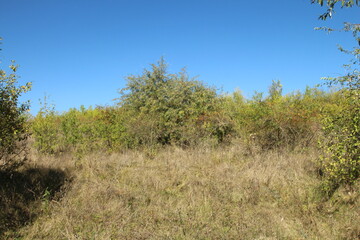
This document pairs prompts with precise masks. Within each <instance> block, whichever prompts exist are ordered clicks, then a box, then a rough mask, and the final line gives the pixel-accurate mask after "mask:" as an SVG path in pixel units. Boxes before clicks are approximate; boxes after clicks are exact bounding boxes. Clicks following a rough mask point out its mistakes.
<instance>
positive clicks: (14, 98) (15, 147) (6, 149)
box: [0, 63, 31, 171]
mask: <svg viewBox="0 0 360 240" xmlns="http://www.w3.org/2000/svg"><path fill="white" fill-rule="evenodd" d="M10 69H11V71H12V73H11V74H7V73H6V72H5V71H4V70H0V119H1V120H0V170H6V171H9V170H13V169H15V168H17V167H18V166H20V165H21V164H22V163H23V162H24V161H25V160H26V150H27V148H26V140H27V138H28V137H29V131H28V125H27V120H26V115H25V113H26V112H27V111H28V109H29V103H28V102H27V103H19V97H20V96H21V94H23V93H26V92H27V91H29V90H30V88H31V84H30V83H27V84H25V85H22V86H19V85H18V76H17V75H16V74H15V73H16V70H17V66H15V65H14V63H12V65H10Z"/></svg>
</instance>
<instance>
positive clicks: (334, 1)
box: [311, 0, 360, 20]
mask: <svg viewBox="0 0 360 240" xmlns="http://www.w3.org/2000/svg"><path fill="white" fill-rule="evenodd" d="M324 2H325V3H326V6H327V11H326V12H325V13H324V14H322V15H320V17H319V19H322V20H326V19H327V18H328V17H330V18H331V17H332V15H333V13H334V12H335V11H334V8H335V6H336V5H338V3H341V8H349V7H353V6H360V1H359V0H325V1H324V0H311V3H318V4H320V5H321V6H323V5H324Z"/></svg>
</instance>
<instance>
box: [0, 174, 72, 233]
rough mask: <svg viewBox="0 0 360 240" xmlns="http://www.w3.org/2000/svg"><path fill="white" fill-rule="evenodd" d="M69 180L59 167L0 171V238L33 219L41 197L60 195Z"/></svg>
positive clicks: (56, 197)
mask: <svg viewBox="0 0 360 240" xmlns="http://www.w3.org/2000/svg"><path fill="white" fill-rule="evenodd" d="M69 181H70V178H69V175H68V174H67V173H66V172H65V171H62V170H59V169H48V168H28V169H25V170H23V171H18V172H2V171H0V238H1V236H4V233H5V232H7V231H16V230H17V229H19V228H20V227H22V226H24V225H26V224H27V223H30V222H31V221H32V220H34V218H35V217H36V216H37V215H38V213H39V203H41V202H42V201H51V200H57V199H60V198H61V196H62V195H63V194H64V190H65V187H66V186H67V184H65V183H66V182H69Z"/></svg>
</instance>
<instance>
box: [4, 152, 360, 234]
mask: <svg viewBox="0 0 360 240" xmlns="http://www.w3.org/2000/svg"><path fill="white" fill-rule="evenodd" d="M239 146H240V145H239ZM239 146H237V145H232V146H231V147H229V146H228V147H222V148H216V149H211V148H201V149H186V150H183V149H181V148H177V147H168V148H165V149H160V150H156V149H155V150H154V149H153V150H145V151H129V152H124V153H117V154H105V153H104V154H102V153H95V154H88V155H86V156H84V157H83V158H81V159H78V158H75V157H73V156H72V155H71V154H68V155H62V156H58V157H49V156H41V155H37V154H35V153H32V157H31V158H32V162H31V163H30V166H31V167H32V168H34V169H43V170H42V174H40V175H38V176H48V175H51V174H49V173H50V172H52V173H53V174H52V175H54V176H57V178H54V177H52V178H51V179H52V180H53V184H52V185H49V186H45V185H44V186H42V190H43V192H41V191H39V194H38V195H37V197H35V198H34V199H33V201H32V202H31V203H29V204H28V205H26V206H25V207H23V209H25V210H24V211H27V213H28V214H29V216H30V217H29V219H28V221H24V222H25V224H23V225H19V226H17V227H16V228H9V229H5V230H4V229H3V230H4V232H3V237H4V238H5V239H6V238H8V239H358V238H359V236H360V235H359V234H360V204H359V193H358V192H356V191H355V190H354V189H352V191H350V190H349V189H345V188H341V189H339V190H338V191H337V192H336V193H335V194H334V196H333V197H332V198H331V199H329V200H324V199H323V198H322V196H320V195H319V191H317V188H318V186H319V184H320V180H319V179H318V173H317V170H316V169H317V168H316V165H315V161H314V160H315V159H316V158H317V157H318V154H317V152H316V150H313V151H311V150H308V151H303V152H301V151H295V152H287V151H282V152H279V151H278V152H266V153H264V154H253V155H246V154H244V152H245V150H244V149H242V148H241V147H239ZM28 168H29V167H28ZM23 171H24V172H26V171H25V170H23ZM55 173H57V174H55ZM59 176H62V178H59ZM38 178H40V177H38ZM48 182H49V181H48ZM50 182H51V181H50ZM56 182H57V183H59V182H60V183H61V184H62V186H61V187H60V186H59V185H56V184H54V183H56ZM54 186H55V187H54ZM356 188H357V189H358V186H355V189H356ZM11 229H12V230H11Z"/></svg>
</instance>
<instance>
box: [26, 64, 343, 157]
mask: <svg viewBox="0 0 360 240" xmlns="http://www.w3.org/2000/svg"><path fill="white" fill-rule="evenodd" d="M151 67H152V68H151V70H144V72H143V73H142V74H141V75H138V76H129V77H128V78H127V80H128V84H127V86H126V88H124V89H121V90H120V91H119V92H120V97H119V98H118V99H117V104H116V105H114V106H111V107H96V108H94V109H93V108H88V109H85V108H84V107H81V108H80V109H70V110H69V111H67V112H64V113H61V114H59V113H56V112H55V110H54V109H53V108H51V107H48V106H47V105H46V104H45V105H44V108H43V109H42V110H41V111H39V113H38V114H37V116H36V117H35V118H34V119H33V122H32V128H33V134H34V139H35V147H36V148H37V149H38V150H39V151H40V152H42V153H48V154H56V153H61V152H65V151H69V150H72V151H75V152H77V153H86V152H91V151H99V150H104V151H121V150H124V149H129V148H138V147H156V146H162V145H178V146H182V147H196V146H199V144H205V143H206V144H207V145H210V146H216V145H219V144H227V143H229V142H231V141H233V140H235V139H236V140H239V139H240V142H242V144H245V146H246V147H247V149H248V150H249V152H250V153H251V152H254V151H256V150H259V151H266V150H271V149H282V148H286V149H291V150H293V149H295V148H296V147H301V148H306V147H309V146H316V145H317V141H318V139H319V136H320V135H321V134H322V129H321V128H322V123H323V119H324V114H325V113H326V116H329V117H330V116H333V115H334V114H336V113H337V112H338V111H339V109H341V108H342V106H340V105H339V102H341V101H339V100H340V99H341V96H342V94H340V92H336V91H334V92H328V91H323V90H320V89H318V88H310V87H308V88H307V89H306V90H305V91H304V92H294V93H290V94H287V95H283V94H282V85H281V83H280V81H273V83H272V85H271V86H270V87H269V92H268V94H267V95H266V96H265V95H264V94H262V93H256V94H255V95H254V96H253V97H252V98H251V99H246V98H245V97H244V96H242V94H241V92H240V91H236V92H234V93H233V94H219V93H218V92H217V90H216V89H214V88H212V87H208V86H206V85H205V84H203V83H202V82H200V81H198V80H196V79H191V78H189V76H188V74H187V73H186V71H185V70H183V71H181V72H180V73H177V74H170V73H168V72H167V65H166V63H165V62H164V60H160V61H159V62H158V64H153V65H152V66H151ZM238 142H239V141H238Z"/></svg>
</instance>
